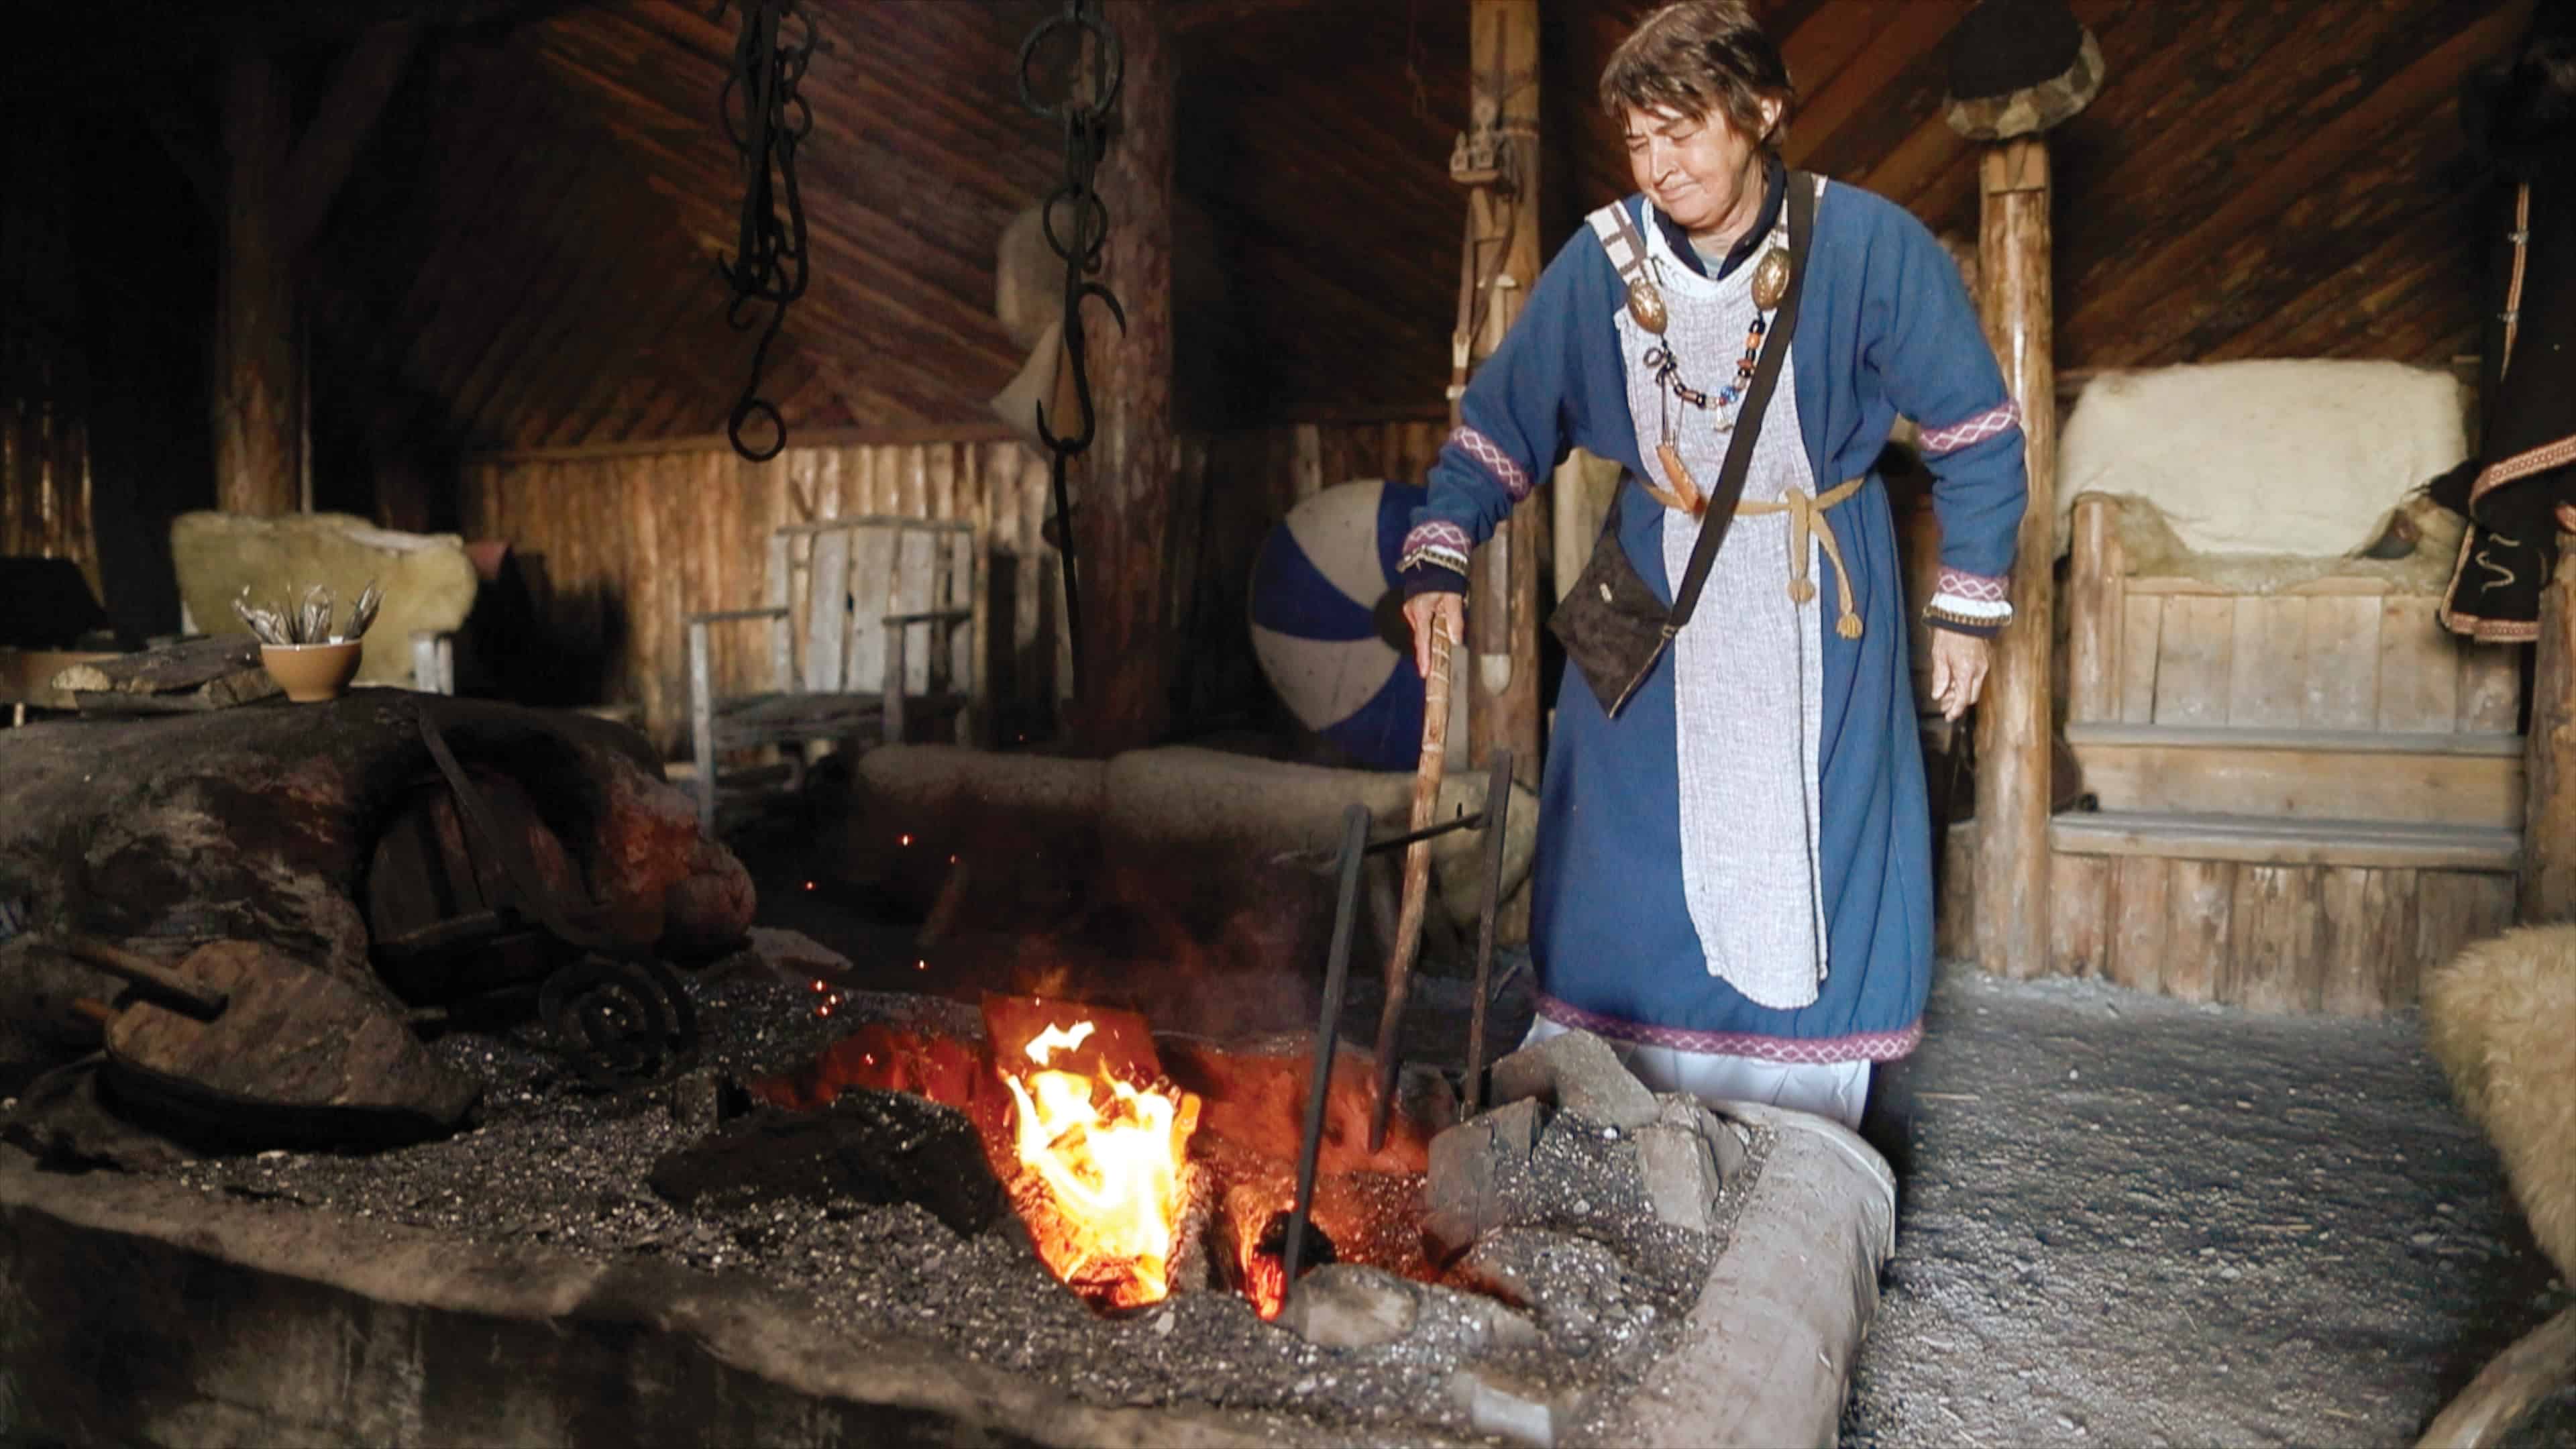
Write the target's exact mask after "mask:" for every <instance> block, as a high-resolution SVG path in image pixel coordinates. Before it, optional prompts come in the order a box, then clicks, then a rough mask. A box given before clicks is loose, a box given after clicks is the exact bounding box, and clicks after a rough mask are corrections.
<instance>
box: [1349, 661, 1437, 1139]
mask: <svg viewBox="0 0 2576 1449" xmlns="http://www.w3.org/2000/svg"><path fill="white" fill-rule="evenodd" d="M1430 624H1431V668H1430V672H1429V673H1428V674H1426V675H1425V676H1424V677H1423V681H1422V757H1421V759H1419V760H1418V761H1416V762H1415V764H1414V767H1413V811H1412V814H1411V817H1410V823H1409V824H1408V825H1407V826H1406V827H1405V828H1406V829H1407V830H1408V831H1420V830H1424V829H1427V828H1428V827H1429V826H1430V824H1431V815H1432V812H1433V811H1434V810H1436V809H1438V808H1439V804H1440V776H1441V772H1442V771H1443V770H1444V769H1446V768H1447V766H1448V762H1449V655H1450V652H1451V646H1452V645H1454V644H1455V643H1456V642H1457V640H1456V639H1455V637H1454V636H1452V634H1451V633H1450V629H1449V620H1448V618H1447V617H1446V616H1445V615H1443V614H1441V613H1438V612H1434V613H1433V614H1432V616H1431V621H1430ZM1430 893H1431V842H1430V841H1427V840H1417V841H1415V842H1413V843H1412V844H1411V845H1408V846H1406V847H1405V848H1404V897H1403V902H1402V904H1401V905H1400V906H1399V907H1398V908H1397V910H1396V914H1395V943H1394V949H1393V950H1392V951H1390V952H1389V953H1388V955H1387V959H1386V1006H1385V1008H1384V1009H1383V1010H1382V1011H1380V1013H1379V1015H1378V1022H1377V1099H1376V1101H1374V1102H1373V1103H1371V1104H1370V1106H1369V1151H1371V1152H1375V1151H1377V1150H1379V1149H1380V1148H1382V1147H1384V1146H1385V1145H1386V1121H1387V1114H1388V1112H1389V1111H1390V1110H1391V1109H1392V1108H1393V1106H1394V1104H1395V1066H1396V1057H1395V1038H1396V1031H1397V1028H1398V1027H1400V1026H1401V1025H1402V1024H1403V1019H1404V999H1405V996H1406V995H1407V994H1408V993H1409V992H1410V991H1411V990H1412V989H1413V958H1414V954H1415V952H1416V951H1417V950H1419V949H1420V947H1421V944H1422V913H1423V909H1424V907H1425V905H1426V903H1427V901H1428V898H1429V896H1430Z"/></svg>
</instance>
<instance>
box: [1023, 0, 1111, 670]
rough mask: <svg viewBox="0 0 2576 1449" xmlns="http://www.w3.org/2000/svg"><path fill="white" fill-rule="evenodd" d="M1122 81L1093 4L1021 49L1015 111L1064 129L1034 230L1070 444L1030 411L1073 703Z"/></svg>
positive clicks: (1074, 3)
mask: <svg viewBox="0 0 2576 1449" xmlns="http://www.w3.org/2000/svg"><path fill="white" fill-rule="evenodd" d="M1050 38H1055V39H1058V40H1060V41H1061V42H1062V43H1066V44H1069V45H1071V46H1072V47H1074V50H1075V59H1074V62H1073V63H1072V64H1070V65H1068V66H1067V67H1066V68H1065V89H1064V95H1063V97H1062V99H1060V100H1057V101H1054V102H1052V103H1049V102H1045V101H1041V100H1040V99H1039V98H1038V96H1037V93H1036V91H1035V89H1034V88H1033V86H1032V85H1031V82H1030V77H1029V62H1030V61H1031V60H1032V59H1034V58H1035V57H1036V55H1037V53H1038V50H1039V48H1040V47H1042V46H1044V45H1045V44H1046V43H1047V42H1048V40H1049V39H1050ZM1086 52H1087V53H1086ZM1086 61H1087V62H1088V64H1089V66H1090V74H1089V77H1088V81H1089V83H1088V84H1087V85H1086V84H1082V83H1081V81H1082V77H1081V67H1082V65H1083V63H1084V62H1086ZM1125 79H1126V65H1125V61H1124V58H1123V57H1122V56H1121V54H1120V52H1119V47H1118V32H1117V30H1116V28H1115V27H1113V26H1111V25H1110V24H1109V22H1108V20H1107V19H1106V18H1104V17H1103V16H1102V14H1101V11H1100V3H1099V0H1064V9H1063V10H1062V11H1061V12H1059V13H1057V14H1055V15H1051V16H1048V17H1047V18H1046V19H1045V20H1042V21H1040V22H1038V25H1037V27H1036V28H1035V29H1033V30H1031V31H1030V32H1029V35H1028V38H1027V39H1026V40H1023V41H1022V42H1020V71H1019V81H1020V104H1021V105H1023V106H1026V107H1027V108H1028V109H1029V112H1030V113H1031V114H1032V115H1035V116H1038V117H1040V118H1042V119H1045V120H1050V121H1054V122H1056V123H1057V124H1059V125H1061V126H1062V127H1063V128H1064V180H1063V182H1062V183H1061V184H1060V185H1058V186H1057V187H1056V189H1055V190H1054V191H1053V192H1051V193H1049V194H1048V196H1047V200H1046V209H1045V211H1044V212H1043V213H1042V215H1041V216H1040V229H1041V230H1042V231H1044V232H1045V233H1046V242H1047V247H1048V248H1049V249H1050V250H1052V251H1053V252H1054V253H1055V254H1056V256H1058V257H1059V258H1061V259H1062V260H1063V262H1064V329H1063V338H1064V350H1065V361H1066V363H1067V365H1068V366H1070V367H1071V368H1072V370H1073V395H1074V406H1075V408H1076V410H1077V412H1078V413H1079V414H1080V417H1079V420H1078V421H1077V423H1076V424H1075V427H1074V430H1073V432H1072V434H1071V435H1070V436H1065V435H1062V434H1059V433H1057V432H1056V430H1055V428H1054V426H1053V424H1052V423H1051V422H1050V421H1049V419H1048V418H1047V410H1046V404H1045V403H1044V402H1041V403H1039V404H1038V407H1037V415H1038V416H1037V430H1038V437H1039V438H1040V439H1041V440H1042V441H1044V442H1045V444H1046V446H1047V451H1048V452H1049V454H1051V455H1052V456H1051V457H1050V460H1049V466H1048V474H1049V477H1050V481H1051V482H1052V484H1053V487H1054V492H1055V525H1056V530H1057V535H1058V536H1057V538H1056V548H1057V550H1058V551H1059V552H1060V553H1062V554H1063V556H1064V616H1065V627H1066V629H1067V631H1068V632H1069V633H1070V634H1071V635H1072V638H1073V681H1072V682H1073V685H1074V689H1075V692H1076V693H1077V694H1079V692H1080V688H1081V680H1082V606H1081V593H1080V590H1079V589H1078V588H1077V586H1076V583H1075V578H1074V550H1073V509H1072V504H1071V500H1070V497H1069V495H1068V493H1067V488H1066V482H1065V472H1066V469H1067V467H1068V465H1070V464H1071V463H1072V461H1073V459H1074V458H1076V457H1078V456H1079V455H1081V454H1082V453H1083V452H1084V451H1085V450H1087V449H1089V448H1090V446H1091V443H1092V439H1093V438H1094V437H1095V436H1096V435H1097V434H1098V432H1099V427H1100V417H1099V412H1098V410H1097V408H1096V407H1095V406H1094V405H1093V402H1092V393H1091V369H1090V362H1089V358H1088V356H1087V355H1086V350H1085V348H1084V345H1083V342H1084V330H1083V322H1082V304H1083V302H1084V301H1085V300H1087V299H1089V298H1094V297H1097V298H1099V299H1100V301H1101V302H1102V303H1103V304H1104V305H1106V306H1107V307H1108V308H1109V315H1110V317H1111V318H1112V319H1113V320H1115V321H1116V322H1117V324H1118V330H1119V331H1120V332H1121V333H1124V332H1125V331H1126V330H1127V312H1126V309H1125V308H1124V307H1121V306H1120V305H1119V303H1118V298H1117V295H1116V294H1115V293H1113V292H1111V291H1110V290H1109V287H1108V285H1107V284H1106V283H1103V282H1099V281H1096V280H1094V279H1093V278H1094V276H1095V274H1097V273H1098V272H1099V271H1100V268H1101V263H1102V261H1103V259H1104V257H1105V255H1106V253H1107V251H1108V247H1109V207H1108V204H1107V203H1106V202H1104V201H1102V200H1101V197H1100V192H1099V190H1098V189H1097V187H1095V186H1094V184H1093V178H1094V176H1095V175H1096V174H1097V173H1098V171H1099V169H1100V161H1101V158H1102V156H1104V155H1105V154H1106V153H1107V152H1108V149H1109V118H1110V114H1111V111H1112V110H1113V108H1114V107H1115V106H1116V104H1117V101H1118V90H1119V87H1120V85H1121V84H1122V83H1123V82H1124V81H1125ZM1059 220H1061V222H1062V225H1061V226H1059ZM1058 421H1061V420H1060V419H1059V420H1058Z"/></svg>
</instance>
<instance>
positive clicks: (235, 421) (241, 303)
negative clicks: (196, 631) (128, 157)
mask: <svg viewBox="0 0 2576 1449" xmlns="http://www.w3.org/2000/svg"><path fill="white" fill-rule="evenodd" d="M290 105H291V97H290V96H289V95H288V94H287V87H286V78H285V77H284V76H283V75H282V74H281V73H280V72H279V70H278V68H277V65H276V63H275V62H274V61H272V60H270V59H269V58H268V57H267V56H265V55H260V54H243V55H239V56H236V57H234V58H233V62H232V66H231V69H230V71H229V72H228V73H227V75H226V76H225V84H224V155H225V160H226V163H227V164H226V169H225V185H224V198H225V205H224V211H223V223H224V225H223V238H224V244H223V253H222V262H221V265H222V268H223V275H222V280H221V282H220V284H219V285H220V286H221V288H222V291H221V293H220V295H219V300H218V304H217V309H216V323H215V336H216V355H215V366H214V384H215V393H214V427H215V506H216V507H218V508H221V509H224V510H225V511H227V512H231V513H251V514H258V515H261V516H263V517H266V516H272V515H276V514H282V513H293V512H294V511H295V509H296V503H297V498H298V494H299V493H300V491H301V484H302V479H303V438H304V427H303V419H302V417H301V416H300V415H299V411H298V408H297V403H298V402H299V401H300V399H301V397H302V395H303V356H302V354H301V352H300V351H299V350H298V349H297V347H296V340H297V330H296V318H295V274H294V267H293V263H292V260H291V259H290V258H289V257H288V255H287V253H286V248H285V247H284V245H283V244H282V241H281V238H280V237H279V236H278V234H277V223H278V219H279V218H278V211H279V208H278V201H277V197H278V192H279V191H280V190H281V189H282V188H283V186H284V184H285V171H286V158H287V150H288V146H289V143H290V142H291V140H292V139H293V132H292V130H291V129H290V127H291V125H292V122H291V120H290V117H289V107H290Z"/></svg>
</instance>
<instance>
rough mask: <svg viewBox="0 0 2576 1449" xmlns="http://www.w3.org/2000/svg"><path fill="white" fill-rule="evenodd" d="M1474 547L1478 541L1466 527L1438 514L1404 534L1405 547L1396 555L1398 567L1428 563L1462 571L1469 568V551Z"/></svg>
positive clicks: (1403, 567) (1406, 567)
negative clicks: (1468, 535) (1441, 517)
mask: <svg viewBox="0 0 2576 1449" xmlns="http://www.w3.org/2000/svg"><path fill="white" fill-rule="evenodd" d="M1474 548H1475V544H1474V543H1473V542H1472V541H1471V540H1470V539H1469V538H1468V537H1467V530H1465V529H1463V528H1460V527H1459V526H1458V525H1456V524H1454V523H1450V522H1447V521H1445V520H1443V519H1437V518H1435V519H1432V520H1430V521H1429V522H1427V523H1417V524H1415V525H1414V526H1413V531H1412V532H1410V533H1407V534H1406V535H1405V536H1404V547H1403V549H1402V551H1401V552H1400V553H1399V554H1398V555H1397V559H1396V569H1397V571H1398V572H1399V573H1400V572H1402V571H1403V570H1405V569H1409V568H1411V567H1413V566H1414V565H1415V564H1421V563H1429V564H1438V565H1439V566H1440V567H1442V568H1444V569H1450V570H1453V571H1455V572H1457V573H1462V574H1463V573H1465V572H1466V571H1467V555H1468V554H1469V553H1470V552H1471V551H1472V550H1473V549H1474Z"/></svg>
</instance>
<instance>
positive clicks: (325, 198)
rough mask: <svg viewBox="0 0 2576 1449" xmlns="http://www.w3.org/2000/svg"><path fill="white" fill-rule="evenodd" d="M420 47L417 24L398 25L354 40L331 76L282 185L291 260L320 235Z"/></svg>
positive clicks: (281, 226) (280, 233)
mask: <svg viewBox="0 0 2576 1449" xmlns="http://www.w3.org/2000/svg"><path fill="white" fill-rule="evenodd" d="M419 41H420V24H419V22H417V21H413V20H397V21H395V22H393V23H392V24H390V25H379V26H377V27H375V28H374V29H372V30H369V31H368V32H367V33H366V34H364V35H362V36H360V37H359V38H358V43H357V44H356V45H354V46H352V47H350V49H349V53H348V54H347V55H345V56H343V57H341V59H340V63H339V65H338V66H337V67H335V68H334V69H333V71H332V73H331V84H330V87H329V89H327V90H325V91H324V92H323V94H322V103H321V105H320V107H319V108H318V109H316V110H315V111H314V113H313V120H312V123H311V124H310V125H307V126H306V127H305V128H304V136H303V139H302V140H299V141H298V142H296V143H295V149H294V151H293V152H292V153H291V154H290V155H289V156H288V158H287V162H286V175H285V185H284V187H283V189H282V190H281V192H280V193H279V196H278V218H277V239H278V242H279V243H280V245H281V246H283V247H284V248H285V250H286V251H287V252H288V253H290V254H292V253H296V252H301V251H302V250H303V249H304V248H305V246H306V245H307V244H309V243H310V242H311V241H312V240H313V234H314V233H315V232H316V231H318V230H320V228H321V225H322V218H323V216H324V214H325V213H327V212H328V211H329V210H330V209H331V198H332V197H334V196H336V195H338V194H339V191H340V183H341V182H342V181H344V180H346V179H348V175H349V166H350V164H351V163H352V162H354V161H355V160H357V157H358V152H359V151H360V150H361V149H363V148H364V147H365V145H366V142H367V135H368V133H369V132H370V131H373V130H374V129H375V125H376V118H377V117H378V116H380V115H382V114H383V113H384V108H385V102H386V101H387V100H389V99H391V98H392V96H393V93H394V86H395V84H396V83H397V82H399V81H400V80H401V79H402V73H403V67H404V66H406V65H408V64H410V63H411V54H412V48H413V47H414V46H415V45H417V44H418V43H419Z"/></svg>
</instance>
